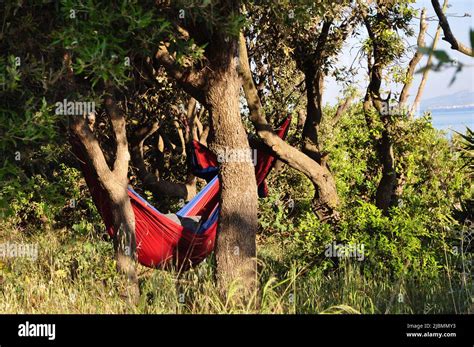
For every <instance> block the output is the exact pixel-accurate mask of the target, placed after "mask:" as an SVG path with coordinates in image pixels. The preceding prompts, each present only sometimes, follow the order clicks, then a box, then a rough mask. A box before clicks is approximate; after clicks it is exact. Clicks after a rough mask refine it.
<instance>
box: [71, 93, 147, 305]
mask: <svg viewBox="0 0 474 347" xmlns="http://www.w3.org/2000/svg"><path fill="white" fill-rule="evenodd" d="M105 107H106V109H107V111H108V114H109V116H110V120H111V123H112V129H113V132H114V135H115V140H116V155H115V161H114V163H113V168H112V169H110V168H109V166H108V165H107V162H106V159H105V156H104V153H103V152H102V149H101V148H100V145H99V142H98V140H97V138H96V137H95V135H94V133H93V132H92V130H91V127H89V125H88V124H87V122H86V119H85V117H82V116H81V117H77V118H76V119H74V121H73V123H72V125H71V130H72V132H73V134H74V135H75V136H76V138H77V139H78V140H79V141H80V143H81V145H82V146H83V148H84V150H85V151H84V152H85V154H86V156H87V160H88V162H89V163H88V165H90V167H91V169H92V170H93V171H94V172H95V174H96V175H97V178H98V181H99V183H100V184H101V185H102V186H103V187H104V189H105V191H106V192H107V195H108V198H109V201H110V204H111V213H112V219H113V228H114V231H115V235H114V240H113V241H114V249H115V256H116V259H117V269H118V271H119V272H120V273H122V274H124V275H125V276H126V278H127V280H128V281H129V283H130V285H129V286H128V287H127V288H126V290H127V293H126V294H127V295H128V296H129V298H130V299H131V300H132V301H134V302H136V301H137V300H138V296H139V290H138V278H137V270H136V265H137V254H136V238H135V215H134V213H133V209H132V205H131V203H130V199H129V197H128V193H127V188H128V164H129V160H130V154H129V151H128V141H127V136H126V129H125V116H124V114H123V113H122V112H120V111H119V110H118V108H117V106H116V103H115V100H114V99H113V97H112V96H110V95H107V96H106V97H105ZM72 144H73V146H74V145H76V144H75V143H72Z"/></svg>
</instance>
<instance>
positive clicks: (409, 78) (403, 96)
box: [398, 8, 428, 105]
mask: <svg viewBox="0 0 474 347" xmlns="http://www.w3.org/2000/svg"><path fill="white" fill-rule="evenodd" d="M427 29H428V24H427V23H426V9H425V8H424V9H423V10H422V11H421V17H420V32H419V33H418V39H417V42H416V45H417V50H416V52H415V55H414V56H413V58H412V59H411V60H410V63H409V64H408V70H407V73H406V82H405V84H404V85H403V89H402V91H401V93H400V98H399V99H398V102H399V103H400V104H401V105H403V104H405V103H406V101H407V98H408V93H409V91H410V87H411V85H412V82H413V75H414V74H415V69H416V66H417V65H418V63H419V62H420V61H421V59H422V58H423V53H422V52H420V50H419V48H421V47H425V34H426V30H427Z"/></svg>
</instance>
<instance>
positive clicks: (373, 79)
mask: <svg viewBox="0 0 474 347" xmlns="http://www.w3.org/2000/svg"><path fill="white" fill-rule="evenodd" d="M366 27H367V31H368V32H369V36H370V37H371V39H372V41H373V58H374V62H373V64H371V56H369V57H368V66H369V78H370V80H369V85H368V87H367V92H366V95H365V99H364V103H363V109H364V115H365V119H366V122H367V127H368V128H369V129H373V128H374V127H375V123H374V119H373V118H372V117H373V116H374V114H373V113H374V112H373V110H374V108H375V111H376V112H375V114H376V115H377V116H378V117H380V121H381V122H382V124H383V130H382V135H381V137H380V138H374V143H375V149H376V151H377V156H378V159H379V162H380V164H381V166H382V178H381V179H380V182H379V184H378V186H377V191H376V195H375V205H376V206H377V207H378V208H379V209H381V210H382V211H383V212H384V214H387V213H388V209H389V207H390V205H391V203H392V199H393V196H394V191H395V187H396V183H397V175H396V167H395V157H394V154H393V140H392V137H391V134H390V133H391V130H390V127H391V118H390V117H391V116H390V112H384V110H383V107H382V99H381V97H380V88H381V86H382V68H383V67H382V64H381V62H380V58H381V57H380V53H379V51H378V46H377V43H376V42H377V41H376V38H375V36H374V33H373V32H372V28H371V26H370V23H369V22H368V21H366ZM389 99H390V95H389V96H388V98H387V100H385V101H383V102H386V103H387V104H388V102H389V101H390V100H389Z"/></svg>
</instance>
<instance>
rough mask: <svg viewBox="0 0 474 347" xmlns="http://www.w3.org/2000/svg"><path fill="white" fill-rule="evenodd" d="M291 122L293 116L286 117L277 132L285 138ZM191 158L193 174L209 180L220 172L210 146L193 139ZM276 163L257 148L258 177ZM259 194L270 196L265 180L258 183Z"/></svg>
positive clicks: (263, 196) (190, 149) (267, 154)
mask: <svg viewBox="0 0 474 347" xmlns="http://www.w3.org/2000/svg"><path fill="white" fill-rule="evenodd" d="M290 123H291V117H286V118H285V119H284V120H283V121H282V122H281V123H280V124H279V126H278V127H277V128H276V129H275V132H276V134H277V135H278V136H279V137H280V138H282V139H284V138H285V137H286V135H287V134H288V129H289V126H290ZM189 147H190V148H189V154H190V155H189V158H190V163H189V164H190V166H191V170H192V172H193V175H194V176H196V177H199V178H203V179H205V180H206V181H207V182H209V181H210V180H212V179H213V178H214V177H215V176H216V175H217V172H218V165H219V163H218V160H217V157H216V155H215V154H214V153H212V152H211V150H210V149H209V148H207V147H206V146H204V145H203V144H201V143H200V142H198V141H196V140H193V141H192V142H191V143H190V144H189ZM274 164H275V157H274V156H272V155H271V154H270V153H268V152H267V151H263V150H259V149H257V165H256V166H255V175H256V176H257V177H258V176H259V175H261V174H265V176H266V175H267V174H268V173H269V172H270V170H271V168H272V167H273V165H274ZM258 195H259V196H260V197H261V198H265V197H267V196H268V187H267V183H266V182H265V180H262V182H260V183H259V184H258Z"/></svg>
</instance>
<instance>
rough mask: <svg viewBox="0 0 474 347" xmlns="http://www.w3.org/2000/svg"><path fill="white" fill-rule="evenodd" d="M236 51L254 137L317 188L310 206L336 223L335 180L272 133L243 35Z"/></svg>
mask: <svg viewBox="0 0 474 347" xmlns="http://www.w3.org/2000/svg"><path fill="white" fill-rule="evenodd" d="M239 49H240V66H239V72H240V74H241V76H242V79H243V89H244V93H245V99H246V100H247V104H248V106H249V110H250V120H251V121H252V123H253V125H254V127H255V130H256V131H257V134H258V135H259V137H260V138H261V139H262V141H263V142H264V143H265V145H267V146H268V147H270V149H271V150H272V151H273V152H274V153H275V154H276V155H277V156H278V159H279V160H281V161H282V162H284V163H286V164H288V165H289V166H291V167H292V168H294V169H295V170H298V171H300V172H301V173H303V174H304V175H306V176H307V177H308V178H309V179H310V180H311V182H312V183H313V185H314V186H315V187H318V190H317V192H316V194H318V195H317V196H316V197H315V198H316V199H315V201H317V203H316V204H315V205H314V206H313V210H314V211H315V213H316V214H317V216H318V217H319V218H320V219H321V220H324V221H336V220H337V219H338V212H337V208H338V206H339V197H338V195H337V190H336V182H335V181H334V177H333V176H332V174H331V172H330V171H329V170H328V168H327V167H326V166H325V165H320V164H319V163H318V162H316V161H314V160H313V159H311V158H310V157H308V156H307V155H306V154H305V153H303V152H301V151H300V150H298V149H297V148H295V147H293V146H291V145H289V144H288V143H286V142H285V141H283V140H282V139H281V138H280V137H278V135H276V134H275V133H274V132H273V129H272V126H271V125H270V124H268V122H267V120H266V119H265V115H264V113H263V112H264V111H263V106H262V104H261V102H260V99H259V97H258V93H257V89H256V88H255V84H254V82H253V79H252V74H251V71H250V66H249V61H248V55H247V47H246V43H245V37H244V36H243V35H242V34H241V35H240V44H239ZM305 122H306V120H305Z"/></svg>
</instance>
